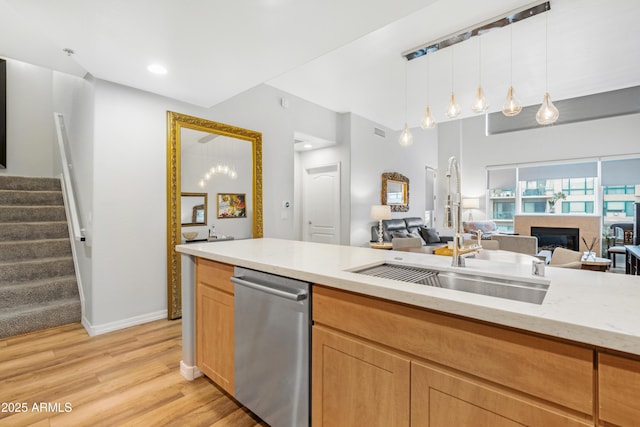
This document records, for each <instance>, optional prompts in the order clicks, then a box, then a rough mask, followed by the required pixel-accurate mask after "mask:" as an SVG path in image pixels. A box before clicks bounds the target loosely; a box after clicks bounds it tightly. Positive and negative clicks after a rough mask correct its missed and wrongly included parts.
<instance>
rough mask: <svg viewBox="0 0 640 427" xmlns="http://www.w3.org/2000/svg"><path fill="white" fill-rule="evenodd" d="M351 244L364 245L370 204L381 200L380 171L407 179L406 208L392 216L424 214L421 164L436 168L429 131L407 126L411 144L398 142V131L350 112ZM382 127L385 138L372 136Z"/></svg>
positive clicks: (433, 141) (367, 237) (368, 234)
mask: <svg viewBox="0 0 640 427" xmlns="http://www.w3.org/2000/svg"><path fill="white" fill-rule="evenodd" d="M350 126H351V129H350V140H351V245H352V246H368V245H369V241H370V240H371V226H372V225H375V221H374V220H371V219H370V211H371V206H372V205H379V204H380V202H381V190H382V174H383V173H384V172H397V173H400V174H402V175H404V176H406V177H407V178H409V211H408V212H392V214H391V217H392V218H405V217H411V216H414V217H420V218H424V213H425V200H424V198H425V180H426V173H425V167H426V166H430V167H432V168H434V169H435V168H437V164H438V143H437V134H436V133H435V132H433V131H428V130H422V129H419V128H417V129H411V132H412V133H413V145H411V146H409V147H402V146H400V144H398V137H399V135H400V132H399V131H392V130H391V129H387V128H384V127H382V126H380V125H378V124H376V123H374V122H372V121H369V120H367V119H364V118H362V117H359V116H357V115H355V114H351V124H350ZM375 127H377V128H380V129H383V130H384V131H385V133H386V137H384V138H382V137H380V136H377V135H375V134H374V133H373V132H374V128H375Z"/></svg>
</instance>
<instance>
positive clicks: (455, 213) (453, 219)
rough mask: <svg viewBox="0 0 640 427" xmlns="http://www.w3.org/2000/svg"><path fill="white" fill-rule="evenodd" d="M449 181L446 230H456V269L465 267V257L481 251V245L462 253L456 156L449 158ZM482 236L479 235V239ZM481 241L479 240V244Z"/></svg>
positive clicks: (445, 208)
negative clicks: (452, 191) (452, 186)
mask: <svg viewBox="0 0 640 427" xmlns="http://www.w3.org/2000/svg"><path fill="white" fill-rule="evenodd" d="M454 169H455V173H456V192H455V193H453V197H452V194H451V174H452V173H453V170H454ZM445 176H446V177H447V180H448V192H447V203H446V204H445V207H444V221H445V223H444V226H445V227H446V228H453V229H454V233H455V234H454V238H453V256H452V259H451V265H452V266H454V267H464V266H465V261H464V260H465V257H467V256H470V255H472V254H475V253H476V252H478V251H479V250H480V245H479V244H478V245H477V246H476V247H475V248H474V250H472V251H470V252H466V253H464V254H461V253H460V250H461V249H463V247H464V237H463V236H462V206H461V200H462V196H461V190H460V188H461V184H460V165H459V164H458V161H457V160H456V158H455V156H451V157H449V167H447V173H446V175H445ZM479 238H480V235H479V234H478V239H479ZM479 242H480V240H478V243H479Z"/></svg>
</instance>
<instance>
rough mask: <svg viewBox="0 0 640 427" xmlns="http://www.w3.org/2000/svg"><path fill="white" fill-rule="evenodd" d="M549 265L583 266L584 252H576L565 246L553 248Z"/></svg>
mask: <svg viewBox="0 0 640 427" xmlns="http://www.w3.org/2000/svg"><path fill="white" fill-rule="evenodd" d="M549 266H551V267H562V268H581V267H582V252H576V251H572V250H571V249H565V248H555V249H554V250H553V255H551V261H549Z"/></svg>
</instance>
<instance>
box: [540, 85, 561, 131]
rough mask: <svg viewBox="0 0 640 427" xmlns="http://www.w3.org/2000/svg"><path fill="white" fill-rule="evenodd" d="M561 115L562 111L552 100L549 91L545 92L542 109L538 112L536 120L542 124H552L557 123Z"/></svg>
mask: <svg viewBox="0 0 640 427" xmlns="http://www.w3.org/2000/svg"><path fill="white" fill-rule="evenodd" d="M558 117H560V112H559V111H558V109H557V108H556V106H555V105H553V102H551V97H550V96H549V92H547V93H545V94H544V100H543V101H542V105H541V106H540V109H539V110H538V112H537V113H536V121H537V122H538V123H539V124H541V125H550V124H552V123H555V121H556V120H558Z"/></svg>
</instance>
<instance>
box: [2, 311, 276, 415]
mask: <svg viewBox="0 0 640 427" xmlns="http://www.w3.org/2000/svg"><path fill="white" fill-rule="evenodd" d="M181 355H182V352H181V322H180V321H166V320H160V321H156V322H151V323H147V324H144V325H140V326H134V327H131V328H127V329H123V330H120V331H116V332H111V333H108V334H104V335H99V336H96V337H89V336H88V334H87V333H86V331H85V330H84V328H83V327H82V326H81V325H80V324H77V323H76V324H71V325H66V326H61V327H58V328H53V329H49V330H45V331H40V332H34V333H31V334H25V335H20V336H16V337H10V338H6V339H3V340H0V405H2V406H1V407H0V426H12V427H14V426H37V427H42V426H64V427H69V426H73V427H75V426H118V427H119V426H136V427H140V426H143V427H146V426H165V425H166V426H216V427H253V426H262V427H268V426H267V424H265V423H264V422H261V421H260V420H259V419H258V418H257V417H255V415H253V414H251V412H249V411H248V410H247V409H246V408H244V407H242V406H241V405H240V404H238V403H237V402H236V401H235V400H233V399H231V398H230V397H229V396H228V395H226V394H225V393H224V392H222V391H221V390H220V389H218V388H217V387H216V386H215V384H213V383H212V382H211V381H210V380H208V379H207V378H204V377H201V378H198V379H196V380H194V381H187V380H185V379H184V378H183V377H182V376H181V375H180V372H179V364H180V359H181Z"/></svg>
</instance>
